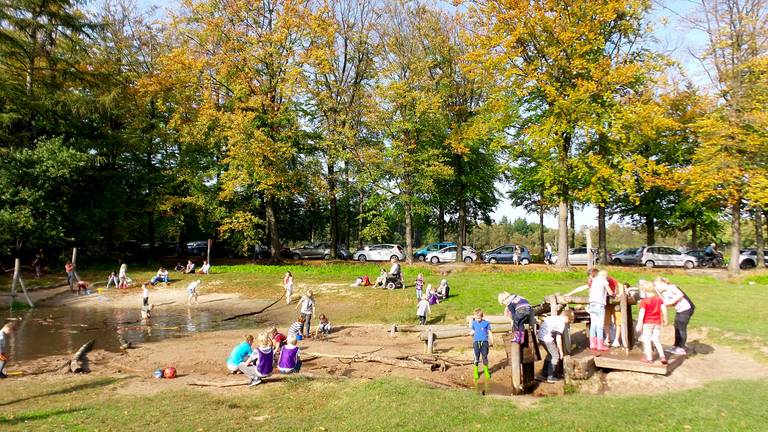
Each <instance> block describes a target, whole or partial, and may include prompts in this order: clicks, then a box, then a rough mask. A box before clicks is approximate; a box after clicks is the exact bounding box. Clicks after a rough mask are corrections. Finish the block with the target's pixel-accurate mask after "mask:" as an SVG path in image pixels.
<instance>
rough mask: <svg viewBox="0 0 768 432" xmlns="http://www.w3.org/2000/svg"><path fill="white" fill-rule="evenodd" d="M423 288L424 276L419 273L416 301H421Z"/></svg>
mask: <svg viewBox="0 0 768 432" xmlns="http://www.w3.org/2000/svg"><path fill="white" fill-rule="evenodd" d="M422 288H424V275H422V274H421V273H419V275H418V276H416V300H420V299H421V296H422V294H423V293H422Z"/></svg>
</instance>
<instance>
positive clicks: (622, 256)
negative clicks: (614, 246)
mask: <svg viewBox="0 0 768 432" xmlns="http://www.w3.org/2000/svg"><path fill="white" fill-rule="evenodd" d="M643 249H644V248H642V247H639V248H629V249H622V250H620V251H618V252H616V253H615V254H613V255H611V263H613V264H614V265H627V264H631V265H637V264H640V259H641V258H642V257H643Z"/></svg>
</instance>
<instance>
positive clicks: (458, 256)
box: [456, 189, 467, 262]
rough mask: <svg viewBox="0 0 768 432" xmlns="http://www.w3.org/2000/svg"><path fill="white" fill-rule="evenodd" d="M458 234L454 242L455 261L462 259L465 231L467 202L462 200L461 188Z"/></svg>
mask: <svg viewBox="0 0 768 432" xmlns="http://www.w3.org/2000/svg"><path fill="white" fill-rule="evenodd" d="M458 222H459V233H458V234H459V235H458V236H457V237H458V238H457V242H456V262H463V261H464V244H465V243H466V240H467V239H466V233H467V229H466V227H467V202H466V201H465V200H464V193H463V189H460V190H459V220H458Z"/></svg>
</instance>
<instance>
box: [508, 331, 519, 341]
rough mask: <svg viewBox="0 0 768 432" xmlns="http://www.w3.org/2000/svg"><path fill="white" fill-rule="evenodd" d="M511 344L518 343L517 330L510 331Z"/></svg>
mask: <svg viewBox="0 0 768 432" xmlns="http://www.w3.org/2000/svg"><path fill="white" fill-rule="evenodd" d="M510 342H512V343H519V341H518V340H517V330H512V339H511V340H510Z"/></svg>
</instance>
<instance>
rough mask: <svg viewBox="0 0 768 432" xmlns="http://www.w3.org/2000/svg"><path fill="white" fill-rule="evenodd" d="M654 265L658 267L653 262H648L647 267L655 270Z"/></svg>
mask: <svg viewBox="0 0 768 432" xmlns="http://www.w3.org/2000/svg"><path fill="white" fill-rule="evenodd" d="M654 265H656V263H654V262H653V261H651V260H648V261H646V262H645V266H646V267H648V268H653V266H654Z"/></svg>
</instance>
